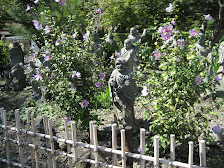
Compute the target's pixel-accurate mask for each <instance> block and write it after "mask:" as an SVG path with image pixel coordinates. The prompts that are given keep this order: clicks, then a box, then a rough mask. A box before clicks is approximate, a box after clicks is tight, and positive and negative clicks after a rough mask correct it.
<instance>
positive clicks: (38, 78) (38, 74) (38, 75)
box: [34, 72, 42, 81]
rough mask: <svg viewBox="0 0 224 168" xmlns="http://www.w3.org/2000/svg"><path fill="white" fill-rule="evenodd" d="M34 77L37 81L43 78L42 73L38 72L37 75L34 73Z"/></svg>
mask: <svg viewBox="0 0 224 168" xmlns="http://www.w3.org/2000/svg"><path fill="white" fill-rule="evenodd" d="M34 79H35V80H36V81H38V80H40V79H42V76H41V74H40V73H38V72H37V73H36V75H34Z"/></svg>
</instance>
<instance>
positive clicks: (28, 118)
mask: <svg viewBox="0 0 224 168" xmlns="http://www.w3.org/2000/svg"><path fill="white" fill-rule="evenodd" d="M26 121H27V129H28V130H30V113H29V112H27V113H26Z"/></svg>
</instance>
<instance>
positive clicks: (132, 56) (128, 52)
mask: <svg viewBox="0 0 224 168" xmlns="http://www.w3.org/2000/svg"><path fill="white" fill-rule="evenodd" d="M121 57H122V58H123V59H124V61H125V64H126V67H127V68H128V69H129V70H130V71H131V72H136V70H137V67H138V65H139V59H138V55H137V53H136V50H135V48H134V46H133V45H132V40H131V39H126V40H125V41H124V47H123V48H122V49H121Z"/></svg>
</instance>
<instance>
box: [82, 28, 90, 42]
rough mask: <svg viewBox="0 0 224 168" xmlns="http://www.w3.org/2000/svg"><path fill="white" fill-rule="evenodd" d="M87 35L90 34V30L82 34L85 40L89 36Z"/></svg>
mask: <svg viewBox="0 0 224 168" xmlns="http://www.w3.org/2000/svg"><path fill="white" fill-rule="evenodd" d="M89 35H90V31H89V30H87V31H86V34H84V36H83V39H84V40H85V41H86V40H87V39H88V38H89Z"/></svg>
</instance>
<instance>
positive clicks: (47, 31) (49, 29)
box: [44, 26, 51, 34]
mask: <svg viewBox="0 0 224 168" xmlns="http://www.w3.org/2000/svg"><path fill="white" fill-rule="evenodd" d="M50 31H51V28H50V27H49V26H45V28H44V33H45V34H47V33H49V32H50Z"/></svg>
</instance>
